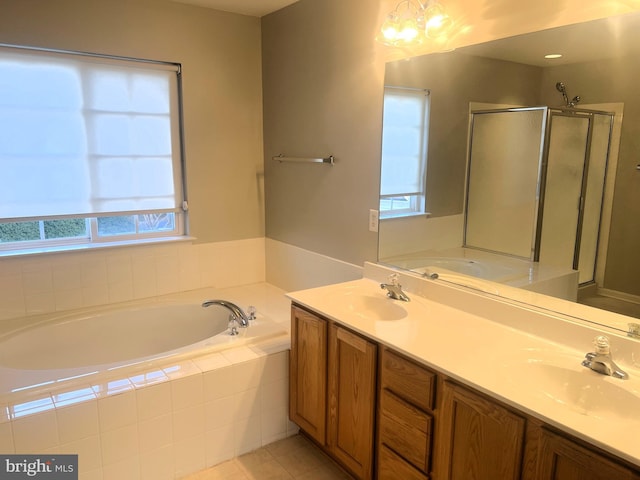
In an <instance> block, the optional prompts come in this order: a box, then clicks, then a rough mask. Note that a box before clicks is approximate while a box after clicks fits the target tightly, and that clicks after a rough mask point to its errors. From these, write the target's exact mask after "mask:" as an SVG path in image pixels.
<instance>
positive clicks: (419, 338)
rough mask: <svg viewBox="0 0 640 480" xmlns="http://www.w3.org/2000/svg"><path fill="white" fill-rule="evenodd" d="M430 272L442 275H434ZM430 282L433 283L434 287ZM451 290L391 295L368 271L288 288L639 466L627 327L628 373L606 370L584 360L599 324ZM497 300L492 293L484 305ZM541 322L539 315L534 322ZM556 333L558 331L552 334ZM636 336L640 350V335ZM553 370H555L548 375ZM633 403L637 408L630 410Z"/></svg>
mask: <svg viewBox="0 0 640 480" xmlns="http://www.w3.org/2000/svg"><path fill="white" fill-rule="evenodd" d="M405 280H406V279H405ZM424 282H431V283H432V285H435V283H434V282H433V281H432V280H424ZM407 285H409V284H407ZM429 288H430V287H429V285H427V287H426V289H425V291H427V292H428V291H429ZM433 288H436V289H440V290H442V289H443V288H445V289H446V288H447V287H446V286H444V287H443V286H440V285H438V286H437V287H433ZM415 290H416V291H418V290H420V289H419V288H416V289H415ZM450 290H455V291H451V292H445V293H446V295H445V296H448V298H449V300H451V299H454V300H455V301H447V302H446V303H444V302H442V301H441V300H442V299H443V298H444V296H443V295H432V296H431V297H432V298H429V297H430V295H429V294H428V293H427V295H425V296H420V295H424V291H420V292H419V293H420V294H418V293H417V292H416V291H414V292H412V291H411V290H407V289H405V292H406V293H407V294H408V295H409V296H410V297H411V301H410V302H402V301H399V300H392V299H389V298H387V297H386V295H385V291H384V290H382V289H381V288H380V282H379V281H375V280H373V279H369V278H363V279H360V280H355V281H351V282H345V283H340V284H335V285H329V286H325V287H318V288H313V289H308V290H301V291H297V292H291V293H288V294H287V296H288V297H289V298H290V299H291V300H292V301H293V302H295V303H297V304H299V305H302V306H305V307H308V308H310V309H312V310H314V311H316V312H318V313H320V314H322V315H323V316H325V317H327V318H330V319H332V320H334V321H336V322H338V323H340V324H343V325H344V326H346V327H348V328H350V329H352V330H354V331H356V332H359V333H361V334H363V335H365V336H367V337H369V338H371V339H373V340H375V341H377V342H379V343H380V344H384V345H387V346H389V347H391V348H393V349H396V350H397V351H400V352H403V353H404V354H406V355H407V356H409V357H412V358H414V359H415V360H417V361H419V362H421V363H422V364H424V365H426V366H430V367H432V368H434V369H436V370H438V371H440V372H442V373H443V374H445V375H447V376H449V377H451V378H453V379H455V380H457V381H459V382H461V383H463V384H466V385H468V386H470V387H473V388H475V389H476V390H479V391H481V392H484V393H486V394H488V395H490V396H491V397H493V398H495V399H497V400H500V401H502V402H504V403H506V404H508V405H511V406H513V407H515V408H517V409H519V410H521V411H523V412H525V413H528V414H530V415H532V416H534V417H536V418H539V419H540V420H542V421H544V422H546V423H548V424H550V425H553V426H556V427H558V428H560V429H562V430H564V431H566V432H568V433H570V434H573V435H575V436H576V437H579V438H582V439H584V440H586V441H588V442H590V443H592V444H594V445H596V446H598V447H600V448H602V449H603V450H606V451H608V452H610V453H612V454H614V455H617V456H619V457H621V458H623V459H626V460H627V461H629V462H631V463H633V464H635V465H638V466H640V442H638V441H637V432H640V415H638V414H637V412H640V368H638V365H637V364H636V365H633V362H625V361H624V359H625V358H628V357H629V356H628V355H627V356H625V358H622V356H621V357H620V358H618V357H616V348H615V347H616V345H617V344H620V343H622V342H625V339H624V337H613V336H610V338H611V344H612V352H613V357H614V360H616V362H617V363H618V364H619V365H620V366H621V367H622V368H623V369H624V370H625V371H627V373H628V374H629V377H630V378H629V379H628V380H620V379H616V378H612V377H608V376H605V375H600V374H598V373H595V372H593V371H591V370H589V369H587V368H585V367H582V366H581V361H582V360H583V358H584V355H585V353H586V352H587V351H591V350H590V348H592V345H591V344H590V343H586V344H585V345H584V348H583V349H578V348H577V346H576V343H578V344H580V345H581V344H582V343H583V342H582V341H583V339H584V338H590V339H592V338H593V336H592V335H594V334H597V333H598V330H595V329H593V328H590V327H589V326H588V325H581V324H579V323H577V322H565V323H564V324H561V323H558V322H563V320H559V319H557V318H553V319H551V320H553V322H554V324H557V325H558V332H549V328H547V325H549V324H548V323H545V322H549V320H550V319H549V318H543V317H544V314H542V313H537V312H531V311H530V310H529V311H525V310H526V309H525V308H524V307H522V306H520V307H518V306H514V305H511V306H507V307H508V308H511V309H512V310H511V311H512V313H511V315H512V316H513V318H514V324H510V322H509V320H508V319H507V320H505V319H504V318H503V317H505V315H504V308H505V306H504V305H499V306H498V307H499V309H502V311H498V310H496V315H495V317H496V318H498V317H500V318H499V319H498V320H497V321H496V319H495V318H494V316H493V315H492V312H491V311H490V310H488V309H486V308H484V309H479V311H478V312H477V313H474V312H472V311H470V310H473V308H470V305H473V304H474V302H476V301H477V300H476V299H475V298H474V296H473V294H472V293H469V292H464V291H463V290H461V289H457V290H456V289H451V288H450ZM434 298H437V300H438V301H436V300H434ZM456 299H457V300H456ZM488 304H489V303H487V302H486V301H485V303H484V305H485V306H486V305H488ZM451 305H456V306H451ZM518 308H519V309H520V310H522V312H521V315H518V313H517V309H518ZM532 315H533V316H532ZM536 315H537V316H538V319H537V320H535V318H536ZM507 317H508V315H507ZM520 317H522V318H524V317H527V326H525V328H520V326H522V325H523V324H522V322H521V320H520V323H518V321H517V320H515V319H518V318H520ZM532 319H533V320H532ZM533 322H539V323H538V325H537V326H531V325H532V323H533ZM537 328H540V329H545V330H544V331H545V332H546V333H544V334H542V335H538V334H536V333H534V332H536V329H537ZM551 328H555V327H551ZM541 331H542V330H541ZM556 333H557V337H558V339H552V338H553V337H554V335H555V334H556ZM574 333H575V335H574ZM550 337H551V338H550ZM576 338H577V339H578V342H576V341H575V339H576ZM568 339H570V341H567V340H568ZM630 345H631V347H630V348H634V349H635V350H636V351H637V353H638V354H640V345H638V346H635V344H630ZM627 348H629V347H627ZM636 358H637V357H636ZM546 366H549V367H546ZM545 368H550V370H544V369H545ZM554 369H555V370H554ZM540 372H542V374H540ZM548 372H551V377H548V378H547V377H544V375H546V374H548ZM557 372H559V376H558V377H557V378H555V377H554V376H553V375H554V374H555V373H557ZM542 377H544V378H542ZM567 381H568V382H569V383H572V384H573V386H575V387H576V388H577V390H578V397H579V395H580V388H582V389H587V390H589V392H588V394H593V392H594V391H595V392H598V393H597V396H595V397H589V398H588V399H587V401H588V402H589V403H581V402H580V398H575V397H576V396H575V395H574V393H570V394H568V393H567V392H566V390H564V389H566V388H567V386H566V382H567ZM603 388H604V390H606V391H607V392H609V390H608V389H612V390H611V391H613V392H614V393H615V395H613V396H612V398H610V399H609V398H608V397H607V396H606V395H605V396H604V397H603V395H602V394H601V391H602V390H603ZM566 395H571V396H572V399H571V400H572V401H573V402H574V403H573V404H569V403H567V402H565V401H564V396H566ZM598 395H599V396H598ZM609 400H610V403H609ZM618 403H623V404H624V405H626V406H624V407H623V406H621V405H620V404H618ZM629 405H631V407H632V409H631V411H627V409H628V408H629Z"/></svg>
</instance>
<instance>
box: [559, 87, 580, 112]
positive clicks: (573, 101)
mask: <svg viewBox="0 0 640 480" xmlns="http://www.w3.org/2000/svg"><path fill="white" fill-rule="evenodd" d="M556 90H558V91H559V92H560V93H561V94H562V98H563V99H564V104H565V106H567V107H569V108H572V107H575V106H576V104H578V102H580V96H579V95H576V96H575V97H573V98H572V99H571V101H569V96H568V95H567V87H566V86H565V84H564V83H562V82H558V83H556Z"/></svg>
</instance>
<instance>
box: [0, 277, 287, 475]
mask: <svg viewBox="0 0 640 480" xmlns="http://www.w3.org/2000/svg"><path fill="white" fill-rule="evenodd" d="M249 290H250V292H249V293H251V294H253V293H257V294H258V295H257V296H258V297H260V300H261V301H262V302H263V303H265V305H268V306H269V308H265V310H266V311H265V312H263V311H262V308H261V304H260V301H259V302H256V303H257V305H256V306H257V308H258V313H257V318H256V320H253V321H251V322H250V326H249V327H248V328H238V331H239V334H238V335H234V336H232V335H229V330H228V317H229V311H228V310H227V309H225V308H223V307H218V306H215V305H214V306H210V307H208V308H203V307H202V306H201V303H202V301H203V300H206V299H208V298H225V297H224V296H220V295H214V296H206V297H205V296H204V295H203V296H201V297H199V298H198V299H197V300H195V298H194V299H189V300H184V299H183V298H180V299H177V300H176V299H170V300H166V301H158V300H155V301H153V302H148V303H147V302H136V303H132V304H129V305H123V306H120V307H117V308H113V307H109V308H104V309H101V310H94V311H84V312H82V313H80V314H78V313H75V314H63V315H54V316H47V317H46V318H44V317H41V318H32V319H29V321H28V325H24V326H22V327H20V328H13V329H12V330H11V331H6V332H3V333H2V335H0V389H1V392H0V448H1V449H2V451H3V452H5V453H43V452H49V451H54V452H58V453H70V454H79V461H80V467H79V471H80V479H85V478H86V479H92V478H105V479H106V478H119V479H129V478H130V479H136V480H137V479H144V480H146V479H154V480H157V479H158V478H167V479H169V478H171V479H173V478H181V477H182V476H185V475H187V474H190V473H193V472H196V471H198V470H201V469H204V468H206V467H208V466H211V465H214V464H216V463H219V462H221V461H225V460H228V459H229V458H233V457H234V456H237V455H241V454H243V453H246V452H248V451H251V450H253V449H255V448H259V447H260V446H263V445H265V444H268V443H270V442H272V441H275V440H278V439H281V438H285V437H286V436H289V435H292V434H294V433H296V431H297V428H296V427H295V426H294V425H293V424H291V422H289V420H288V416H287V402H286V398H287V394H288V349H289V345H290V337H289V333H288V328H287V327H288V322H289V303H288V301H287V299H286V298H285V297H284V295H283V292H282V291H280V290H279V289H275V287H272V286H269V285H268V284H263V285H259V286H252V287H250V288H249ZM232 291H233V292H234V293H237V292H240V293H242V287H236V289H235V290H234V289H232ZM216 293H219V292H216ZM240 296H241V297H243V298H244V297H246V296H247V295H246V294H243V295H240ZM187 297H194V295H193V294H190V295H187ZM232 301H234V303H238V304H239V305H243V306H244V307H246V304H245V303H242V302H239V301H238V300H232ZM275 317H277V318H275ZM25 320H26V319H25ZM15 323H18V322H15ZM15 323H14V326H15ZM19 323H23V324H24V321H21V322H19Z"/></svg>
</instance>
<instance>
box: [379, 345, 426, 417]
mask: <svg viewBox="0 0 640 480" xmlns="http://www.w3.org/2000/svg"><path fill="white" fill-rule="evenodd" d="M435 382H436V375H435V373H433V372H431V371H430V370H427V369H426V368H424V367H421V366H420V365H418V364H417V363H415V362H412V361H411V360H407V359H405V358H403V357H401V356H399V355H396V354H395V353H393V352H392V351H390V350H388V349H386V348H385V349H384V351H383V353H382V360H381V362H380V384H381V385H380V386H381V388H383V389H384V388H387V389H389V390H391V391H393V392H394V393H395V394H396V395H398V396H399V397H401V398H403V399H404V400H406V401H408V402H410V403H412V404H414V405H416V406H417V407H420V408H422V409H424V410H433V398H434V390H435Z"/></svg>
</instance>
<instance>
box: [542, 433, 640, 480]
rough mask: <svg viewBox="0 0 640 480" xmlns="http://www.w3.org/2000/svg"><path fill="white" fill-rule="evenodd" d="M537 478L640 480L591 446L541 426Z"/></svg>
mask: <svg viewBox="0 0 640 480" xmlns="http://www.w3.org/2000/svg"><path fill="white" fill-rule="evenodd" d="M540 439H541V443H540V455H539V457H538V474H537V477H536V478H537V479H538V480H614V479H615V480H639V479H640V474H638V473H637V472H636V471H634V470H632V469H631V468H627V467H626V466H624V465H622V464H620V463H618V462H616V461H613V460H611V459H609V458H608V457H607V456H605V455H602V454H600V453H598V452H596V451H594V450H593V449H590V448H586V447H584V446H582V445H579V444H577V443H576V442H574V441H572V440H570V439H568V438H566V437H564V436H562V435H559V434H557V433H554V432H551V431H549V430H547V429H546V428H544V427H543V428H542V432H541V437H540Z"/></svg>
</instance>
